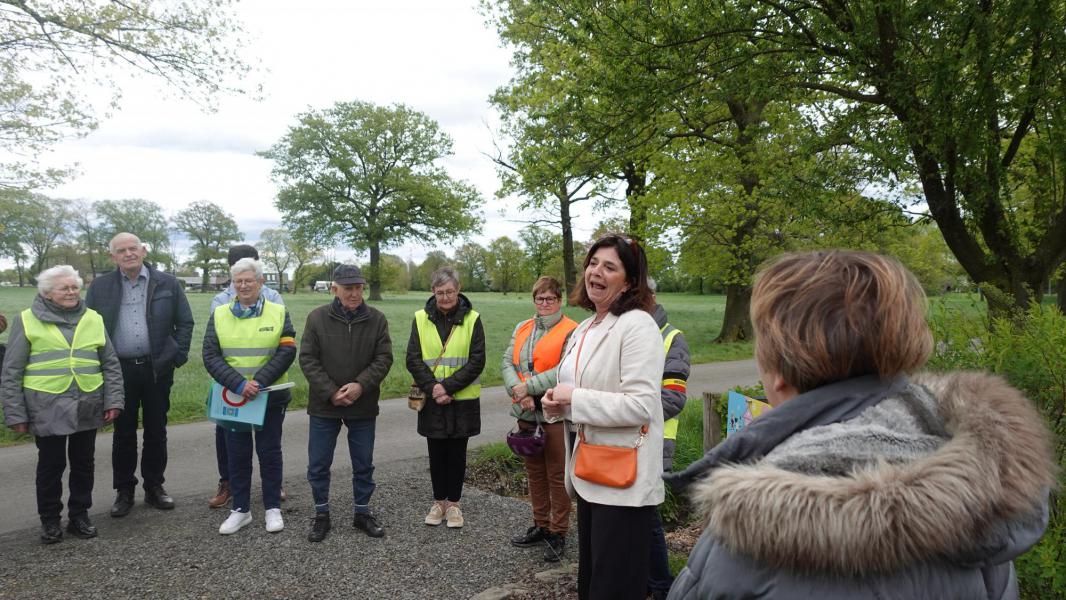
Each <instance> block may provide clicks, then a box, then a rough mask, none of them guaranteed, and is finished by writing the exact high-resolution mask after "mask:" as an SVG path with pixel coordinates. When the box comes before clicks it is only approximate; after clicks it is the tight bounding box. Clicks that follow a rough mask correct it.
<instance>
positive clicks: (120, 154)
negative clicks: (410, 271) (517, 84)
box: [46, 0, 602, 261]
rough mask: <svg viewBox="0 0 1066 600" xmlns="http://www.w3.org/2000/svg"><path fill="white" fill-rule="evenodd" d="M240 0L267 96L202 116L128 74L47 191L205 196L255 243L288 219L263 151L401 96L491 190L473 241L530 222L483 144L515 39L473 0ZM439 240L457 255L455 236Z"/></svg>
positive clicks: (470, 177) (169, 204)
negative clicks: (298, 121)
mask: <svg viewBox="0 0 1066 600" xmlns="http://www.w3.org/2000/svg"><path fill="white" fill-rule="evenodd" d="M238 7H239V8H238V10H239V11H241V12H240V14H241V16H242V18H243V21H244V23H245V27H246V29H247V30H248V32H249V35H250V37H251V40H250V47H249V56H254V57H257V58H258V59H259V61H261V65H262V67H263V71H264V72H263V73H262V74H261V75H260V78H261V80H262V82H263V86H264V96H265V97H264V99H262V100H261V101H259V102H256V101H254V100H252V99H249V98H245V97H228V98H223V99H221V101H220V103H219V104H220V106H219V110H218V112H216V113H213V114H205V113H204V112H202V111H201V110H200V109H199V108H198V107H196V106H195V105H194V104H192V103H190V102H186V101H182V100H181V99H179V98H173V97H167V95H166V93H165V92H162V91H161V90H160V88H159V87H158V86H157V85H150V84H146V83H145V82H143V81H133V82H131V83H125V84H123V89H124V97H123V101H122V104H121V107H120V108H119V109H118V110H116V111H115V112H114V114H112V116H111V117H110V118H108V119H106V120H104V121H103V122H102V123H101V125H100V127H99V129H98V130H96V131H95V132H93V133H92V134H91V135H89V136H87V137H84V138H81V139H78V140H71V141H67V142H63V143H62V144H60V145H59V146H57V147H56V149H55V151H54V152H53V153H52V154H51V155H50V156H49V157H48V158H47V161H48V162H49V163H50V164H55V165H69V164H73V163H77V175H76V176H75V177H73V178H71V179H70V180H69V181H67V182H66V183H64V184H63V185H61V186H59V187H57V188H55V189H53V190H48V191H46V193H48V194H49V195H52V196H56V197H61V198H83V199H87V200H103V199H125V198H144V199H147V200H152V201H154V202H157V203H159V204H160V205H162V206H163V208H164V210H165V212H166V214H167V216H168V217H170V216H173V215H174V213H176V212H177V211H179V210H181V209H182V208H184V207H186V206H187V205H188V204H190V203H192V202H195V201H197V200H208V201H210V202H214V203H216V204H218V205H220V206H222V207H223V208H224V209H225V210H226V211H227V212H229V213H230V214H232V215H233V216H234V217H235V218H236V220H237V223H238V225H239V226H240V228H241V230H242V232H243V233H244V235H245V239H246V240H249V241H252V242H254V241H256V240H257V239H258V237H259V233H260V232H261V231H262V230H263V229H266V228H270V227H279V226H280V225H281V218H280V214H279V213H278V211H277V210H276V209H275V208H274V198H275V194H276V191H277V188H276V186H275V185H274V183H273V182H272V181H271V178H270V168H271V163H270V161H267V160H265V159H262V158H259V157H257V156H255V152H256V151H257V150H263V149H266V148H268V147H269V146H271V145H272V144H273V143H274V142H276V141H277V140H278V139H279V138H280V137H281V136H282V135H283V134H284V133H285V131H286V129H287V128H288V127H289V126H290V125H292V124H294V123H295V116H296V115H297V114H298V113H300V112H303V111H305V110H307V109H308V108H325V107H328V106H330V105H331V104H333V103H334V102H337V101H342V100H355V99H358V100H366V101H370V102H374V103H376V104H381V105H387V104H392V103H398V102H399V103H404V104H407V105H409V106H412V107H413V108H415V109H418V110H421V111H423V112H425V113H426V114H428V115H429V116H430V117H432V118H433V119H436V120H437V121H438V122H439V123H440V125H441V127H442V128H443V129H444V131H446V132H447V133H448V134H449V135H451V136H452V138H453V139H454V141H455V144H454V150H455V155H454V156H453V157H452V158H451V159H450V160H449V161H447V162H446V163H445V165H444V166H445V167H446V168H447V170H448V172H449V173H450V174H451V175H452V176H453V177H456V178H460V179H465V180H467V181H469V182H471V183H473V184H474V185H475V186H476V187H477V188H478V189H479V190H480V191H481V194H482V196H483V197H484V200H485V209H484V217H485V221H486V224H485V228H484V231H483V234H482V235H481V236H478V237H477V238H475V239H476V240H477V241H478V242H480V243H482V244H486V243H487V242H488V241H489V240H490V239H493V238H496V237H499V236H501V235H511V236H512V237H515V238H517V236H516V234H515V230H516V229H517V228H518V227H519V222H520V221H522V220H523V219H527V218H531V217H532V216H533V215H532V214H531V213H526V214H523V213H521V212H520V211H519V210H518V204H519V202H518V201H517V199H509V200H507V201H500V200H496V198H495V192H496V189H497V187H498V181H497V177H496V172H495V170H494V168H493V165H492V163H491V162H490V161H489V160H488V159H487V158H485V157H484V156H483V154H482V153H483V152H484V153H491V152H492V150H493V132H492V130H493V129H494V128H495V127H496V115H495V113H494V111H493V110H492V109H491V107H490V106H489V102H488V97H489V95H490V94H491V93H492V92H493V91H494V90H495V89H496V88H497V87H499V86H501V85H504V84H506V83H507V81H508V80H509V78H510V76H511V68H510V65H509V60H510V50H508V49H506V48H503V47H501V46H500V42H499V38H498V37H497V35H496V32H495V30H493V29H492V28H491V27H489V26H488V25H486V24H485V18H484V17H483V16H482V15H481V14H480V13H479V12H478V11H477V4H476V2H474V1H464V0H434V1H424V2H418V1H401V0H388V1H380V0H377V1H374V2H366V1H363V0H346V1H327V0H304V1H302V2H299V3H294V2H291V1H287V2H281V1H277V0H255V1H254V2H241V3H239V4H238ZM601 218H602V215H600V214H596V215H593V214H592V211H591V207H586V208H582V212H579V218H578V219H576V220H575V228H576V229H577V231H576V237H577V238H578V239H585V238H587V237H588V236H589V234H590V233H591V231H592V229H593V228H595V226H596V224H597V223H598V222H599V221H600V219H601ZM180 249H182V245H179V250H180ZM432 249H434V247H433V246H429V247H428V248H427V247H423V246H419V245H412V244H408V245H405V246H403V247H401V248H399V249H394V250H391V252H393V253H396V254H400V255H401V256H403V257H404V258H413V259H414V260H415V261H420V260H421V259H422V258H423V257H424V256H425V254H426V252H428V251H429V250H432ZM441 249H443V250H445V251H447V252H448V253H449V254H451V250H452V248H451V247H447V248H441ZM346 254H349V253H340V254H339V256H345V255H346Z"/></svg>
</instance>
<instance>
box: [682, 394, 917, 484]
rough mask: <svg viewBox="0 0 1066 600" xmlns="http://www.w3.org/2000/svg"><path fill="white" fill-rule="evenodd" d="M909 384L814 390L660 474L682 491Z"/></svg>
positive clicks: (842, 418) (846, 417)
mask: <svg viewBox="0 0 1066 600" xmlns="http://www.w3.org/2000/svg"><path fill="white" fill-rule="evenodd" d="M907 385H908V381H907V377H906V376H905V375H898V376H896V377H895V378H893V379H892V380H890V381H882V380H881V379H880V378H879V377H878V376H877V375H864V376H861V377H855V378H852V379H846V380H844V381H838V382H836V383H831V384H829V385H823V386H822V387H819V388H815V389H813V390H810V391H808V392H805V393H803V394H800V395H798V396H796V397H794V398H792V399H791V400H789V401H788V402H785V403H784V404H782V405H781V406H778V407H777V408H775V409H774V410H771V411H770V412H767V413H764V414H763V415H762V416H760V417H759V418H758V419H755V420H754V421H752V422H751V424H750V425H748V426H747V427H745V428H744V429H742V430H740V431H738V432H737V433H734V434H733V435H732V436H730V437H729V438H727V439H726V440H725V441H724V442H722V443H720V444H718V445H717V446H715V447H714V448H711V449H710V450H708V451H707V453H706V454H704V455H703V458H700V459H699V460H697V461H695V462H693V463H692V464H691V465H689V466H688V467H687V468H686V469H685V470H683V471H681V472H679V473H667V474H664V475H663V479H665V480H666V482H667V483H669V484H670V485H672V486H674V487H675V488H677V489H683V488H685V487H687V486H689V485H690V484H692V483H694V482H695V481H696V480H697V479H699V478H700V477H701V476H703V475H705V474H706V473H708V472H710V470H711V469H714V468H716V467H719V466H722V465H726V464H738V463H748V462H754V461H756V460H759V459H760V458H762V457H764V456H766V455H767V454H768V453H769V452H770V451H771V450H773V449H774V448H776V447H777V446H778V445H779V444H780V443H781V442H783V441H785V440H786V439H788V438H789V437H791V436H792V435H793V434H795V433H797V432H800V431H803V430H806V429H810V428H812V427H818V426H820V425H829V424H831V423H840V422H842V421H848V420H850V419H854V418H855V417H858V416H859V415H860V414H861V413H862V412H863V411H864V410H866V409H867V408H869V407H871V406H874V405H876V404H878V403H879V402H881V401H882V400H884V399H885V398H888V397H890V396H895V395H899V394H900V393H901V392H903V390H904V389H906V388H907Z"/></svg>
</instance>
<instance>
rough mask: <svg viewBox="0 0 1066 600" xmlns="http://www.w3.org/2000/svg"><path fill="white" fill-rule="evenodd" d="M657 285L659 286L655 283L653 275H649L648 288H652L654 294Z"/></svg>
mask: <svg viewBox="0 0 1066 600" xmlns="http://www.w3.org/2000/svg"><path fill="white" fill-rule="evenodd" d="M656 287H658V286H657V285H655V280H654V279H652V278H651V277H649V278H648V289H649V290H651V293H653V294H654V293H655V288H656Z"/></svg>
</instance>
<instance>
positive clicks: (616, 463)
mask: <svg viewBox="0 0 1066 600" xmlns="http://www.w3.org/2000/svg"><path fill="white" fill-rule="evenodd" d="M585 335H588V329H586V330H585V333H584V334H583V335H582V336H581V343H579V344H578V346H577V356H576V357H575V359H574V372H575V374H576V373H578V372H579V371H578V367H579V366H580V363H581V347H582V346H584V345H585ZM577 435H578V438H579V439H580V440H581V443H580V444H579V445H578V447H577V450H576V451H575V454H574V476H575V477H580V478H581V479H584V480H585V481H588V482H589V483H595V484H597V485H603V486H607V487H613V488H627V487H629V486H631V485H633V483H635V482H636V481H637V449H638V448H640V446H641V445H642V444H643V443H644V438H645V436H647V435H648V426H647V425H644V426H642V427H641V428H640V435H639V436H637V441H636V442H634V444H633V446H632V447H626V446H604V445H600V444H589V443H586V442H585V426H584V425H578V428H577Z"/></svg>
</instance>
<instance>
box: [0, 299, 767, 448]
mask: <svg viewBox="0 0 1066 600" xmlns="http://www.w3.org/2000/svg"><path fill="white" fill-rule="evenodd" d="M35 293H36V290H35V289H33V288H28V287H27V288H21V289H20V288H0V313H3V314H4V315H6V316H7V317H8V319H9V320H10V319H12V318H14V317H15V316H16V315H17V314H18V312H19V311H21V310H23V309H24V308H26V307H27V306H29V304H30V302H31V301H32V299H33V296H34V294H35ZM428 297H429V294H428V293H424V292H412V293H409V294H400V295H386V296H385V299H384V300H382V301H381V302H373V303H371V304H372V306H374V307H375V308H377V309H379V310H381V311H382V312H384V313H385V316H386V317H387V319H388V321H389V330H390V332H391V334H392V348H393V356H394V357H395V361H394V362H393V365H392V370H391V371H390V372H389V376H388V377H387V378H386V379H385V382H384V384H383V386H382V388H383V389H382V393H383V395H384V397H387V398H388V397H397V396H403V395H405V394H406V393H407V388H408V387H409V386H410V383H411V378H410V375H409V374H408V373H407V369H405V368H404V357H405V354H406V351H407V340H408V337H409V336H410V332H411V320H412V317H413V315H414V312H415V311H416V310H418V309H419V308H421V307H422V305H423V304H424V303H425V301H426V298H428ZM469 297H470V301H471V302H472V303H473V305H474V308H475V309H476V310H477V311H478V312H480V313H481V319H482V323H483V324H484V326H485V337H486V343H487V346H488V347H487V354H488V361H487V364H486V366H485V372H484V374H483V375H482V378H481V380H482V384H483V385H486V386H493V385H501V384H502V378H501V376H500V367H499V365H500V360H501V358H502V356H503V351H504V348H505V347H506V345H507V343H508V341H509V340H510V338H511V332H512V331H513V330H514V326H515V325H516V324H517V323H518V322H519V321H521V320H523V319H528V318H529V317H530V316H532V315H533V302H532V300H531V298H530V297H529V296H528V295H527V294H521V295H516V294H509V295H506V296H504V295H502V294H497V293H487V292H486V293H473V294H469ZM211 298H212V295H211V294H197V293H193V294H189V303H190V304H191V305H192V311H193V315H194V316H195V318H196V329H195V330H194V331H193V339H192V349H191V350H190V352H189V363H188V364H186V365H185V366H183V367H182V368H180V369H178V370H177V371H176V372H175V377H174V388H173V390H172V392H171V409H170V422H171V423H183V422H187V421H194V420H199V419H202V418H203V415H204V397H205V394H206V392H207V387H208V381H209V379H208V377H207V373H206V371H204V367H203V361H202V360H201V357H200V344H201V342H202V341H203V337H204V326H205V325H206V323H207V313H208V308H209V306H210V304H211ZM284 298H285V303H286V306H287V307H288V309H289V312H290V314H291V316H292V322H293V325H294V326H295V327H296V334H297V336H299V335H300V333H302V331H303V327H304V323H305V321H306V319H307V313H308V312H310V311H311V310H312V309H314V308H315V307H317V306H320V305H322V304H325V303H326V302H328V301H329V300H330V297H329V296H328V295H327V294H314V293H300V294H295V295H294V294H286V295H285V296H284ZM659 300H660V302H661V303H662V304H663V306H665V307H666V309H667V311H668V312H669V314H670V322H671V323H672V324H674V325H675V326H677V327H678V328H680V329H681V330H682V331H684V332H685V337H686V338H687V339H688V342H689V345H690V346H691V347H692V352H693V362H696V363H703V362H714V361H721V360H734V359H741V358H750V357H751V355H752V347H751V344H750V343H738V344H724V345H721V344H712V343H711V341H712V340H713V339H714V337H715V336H716V335H718V330H719V328H720V327H721V321H722V312H723V310H724V308H725V298H724V297H723V296H696V295H682V294H662V295H661V296H660V297H659ZM566 312H567V314H568V315H570V316H571V317H572V318H573V319H575V320H577V321H581V320H582V319H584V318H585V317H586V316H588V314H589V313H587V312H585V311H584V310H582V309H579V308H577V309H575V308H567V309H566ZM6 338H7V334H4V335H0V341H5V340H6ZM289 376H290V378H291V379H292V380H293V381H295V382H296V388H295V390H294V391H293V403H292V404H291V405H290V408H300V407H303V406H306V404H307V382H306V380H304V377H303V374H302V373H301V372H300V368H299V366H298V365H296V364H294V365H293V367H292V369H290V371H289ZM30 439H31V437H30V436H18V435H16V434H14V433H13V432H11V431H10V430H8V429H7V428H6V427H2V426H0V445H7V444H11V443H18V442H22V441H29V440H30Z"/></svg>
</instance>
